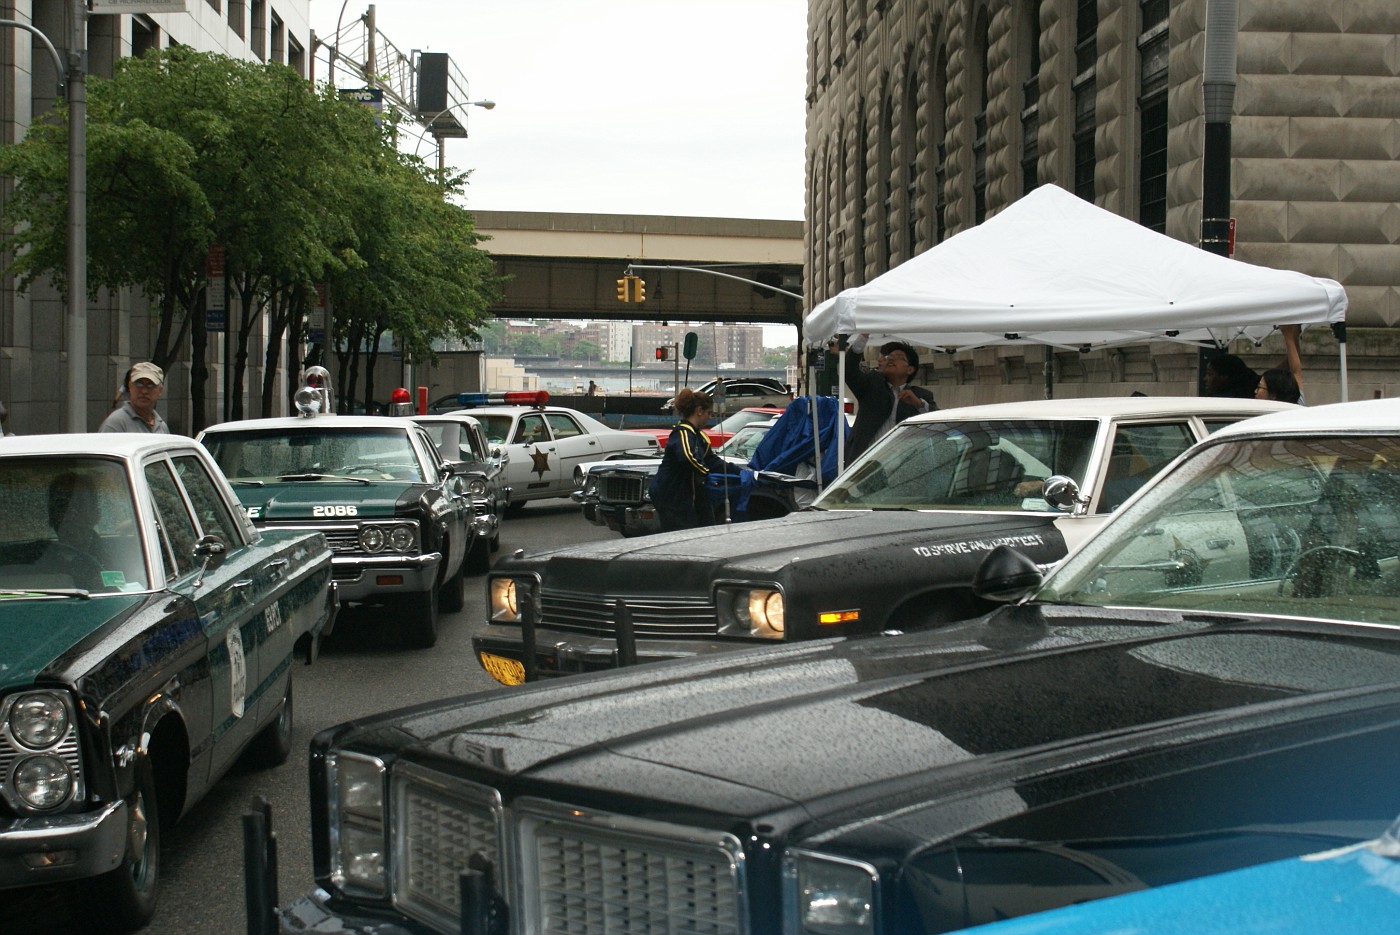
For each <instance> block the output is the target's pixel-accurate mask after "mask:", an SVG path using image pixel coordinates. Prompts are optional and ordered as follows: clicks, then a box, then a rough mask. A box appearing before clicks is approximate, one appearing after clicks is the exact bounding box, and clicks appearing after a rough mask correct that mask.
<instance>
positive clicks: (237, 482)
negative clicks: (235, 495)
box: [233, 479, 267, 487]
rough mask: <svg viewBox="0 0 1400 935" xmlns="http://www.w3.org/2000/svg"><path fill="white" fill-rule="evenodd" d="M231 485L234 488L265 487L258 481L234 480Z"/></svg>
mask: <svg viewBox="0 0 1400 935" xmlns="http://www.w3.org/2000/svg"><path fill="white" fill-rule="evenodd" d="M233 484H234V486H236V487H266V486H267V484H265V483H264V482H263V481H260V480H237V479H235V480H234V481H233Z"/></svg>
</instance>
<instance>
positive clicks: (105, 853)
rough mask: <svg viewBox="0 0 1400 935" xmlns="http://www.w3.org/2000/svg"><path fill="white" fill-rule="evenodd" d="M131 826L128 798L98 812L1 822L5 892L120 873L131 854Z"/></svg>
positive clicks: (0, 882) (0, 875)
mask: <svg viewBox="0 0 1400 935" xmlns="http://www.w3.org/2000/svg"><path fill="white" fill-rule="evenodd" d="M126 825H127V820H126V802H125V800H123V801H120V802H114V803H112V804H110V805H108V806H106V807H105V808H103V809H102V810H101V811H99V812H97V813H95V814H94V813H92V812H82V813H80V814H75V815H53V816H49V817H46V818H16V819H14V820H12V821H5V822H0V890H3V889H11V888H13V887H17V886H37V885H40V884H44V883H56V882H59V881H63V880H82V879H86V878H88V877H95V876H98V875H99V874H103V873H106V872H107V871H109V870H115V869H116V868H117V866H118V865H119V864H120V863H121V861H122V857H123V855H125V853H126V837H127V828H126Z"/></svg>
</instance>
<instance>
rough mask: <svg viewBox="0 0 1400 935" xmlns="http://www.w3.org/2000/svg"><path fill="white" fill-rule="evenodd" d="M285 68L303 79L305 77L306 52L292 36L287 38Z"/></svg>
mask: <svg viewBox="0 0 1400 935" xmlns="http://www.w3.org/2000/svg"><path fill="white" fill-rule="evenodd" d="M287 67H288V68H290V69H291V70H292V71H294V72H296V73H297V74H298V75H301V76H302V77H303V78H305V77H306V50H305V49H304V48H302V46H301V43H300V42H297V40H296V38H295V37H293V36H288V37H287Z"/></svg>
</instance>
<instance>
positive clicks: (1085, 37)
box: [1074, 0, 1099, 201]
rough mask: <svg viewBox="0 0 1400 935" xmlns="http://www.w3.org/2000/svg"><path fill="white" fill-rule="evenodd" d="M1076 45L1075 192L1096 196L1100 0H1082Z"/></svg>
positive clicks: (1090, 196) (1077, 16) (1077, 21)
mask: <svg viewBox="0 0 1400 935" xmlns="http://www.w3.org/2000/svg"><path fill="white" fill-rule="evenodd" d="M1075 32H1076V41H1075V45H1074V58H1075V76H1074V193H1075V194H1076V195H1078V196H1079V197H1080V198H1083V199H1084V200H1085V201H1093V200H1094V169H1095V166H1096V162H1097V159H1096V158H1095V153H1094V131H1095V129H1096V123H1095V121H1096V114H1095V106H1096V103H1097V101H1096V99H1097V95H1098V81H1097V80H1096V75H1097V68H1098V59H1099V40H1098V36H1099V6H1098V2H1097V0H1079V7H1078V10H1077V13H1076V17H1075Z"/></svg>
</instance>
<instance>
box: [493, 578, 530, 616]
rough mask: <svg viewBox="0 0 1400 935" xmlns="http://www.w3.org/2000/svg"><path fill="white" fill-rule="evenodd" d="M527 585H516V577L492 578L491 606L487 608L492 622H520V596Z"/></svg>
mask: <svg viewBox="0 0 1400 935" xmlns="http://www.w3.org/2000/svg"><path fill="white" fill-rule="evenodd" d="M525 587H526V585H524V584H521V585H518V586H517V585H516V582H515V579H514V578H492V579H491V584H490V586H489V594H490V600H491V606H490V607H488V608H487V611H488V612H489V619H490V620H491V622H492V623H520V622H521V619H522V618H521V614H520V597H521V591H522V590H523V589H524V588H525Z"/></svg>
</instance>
